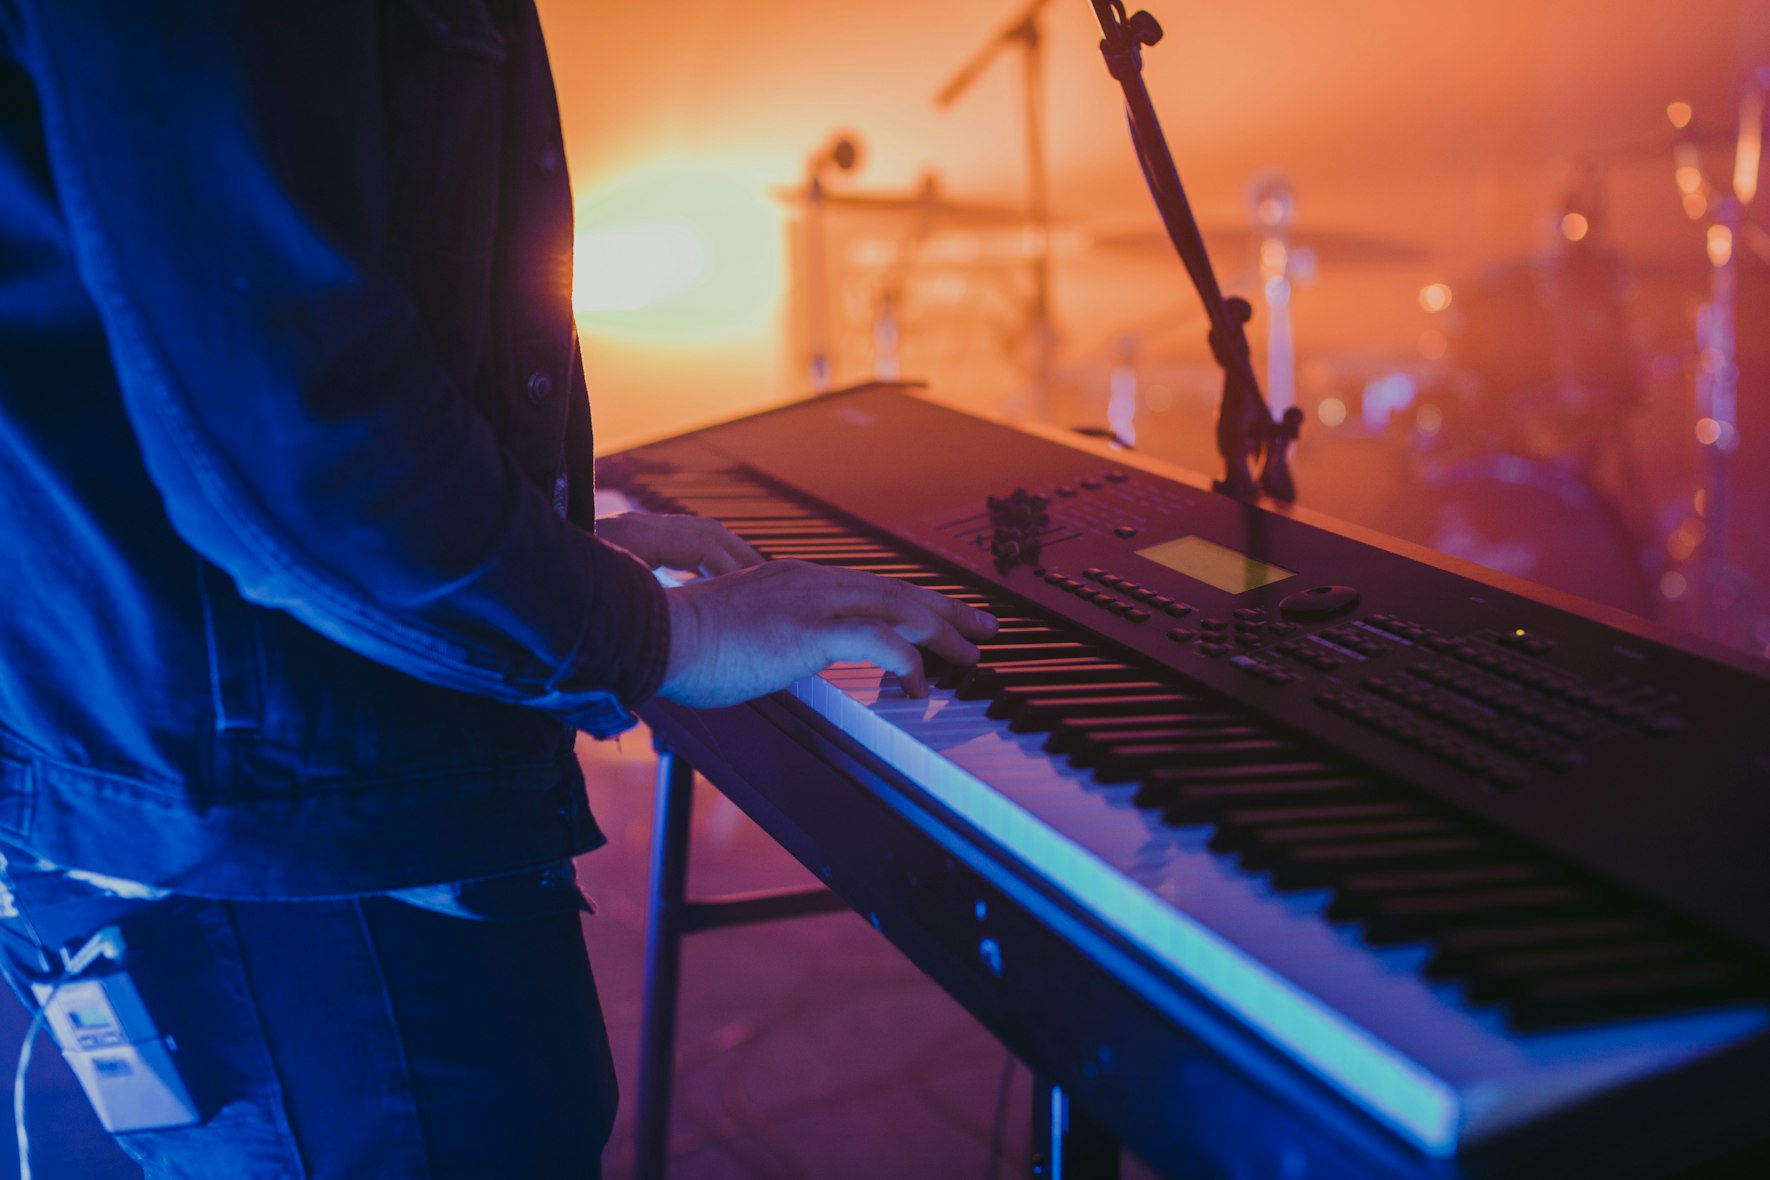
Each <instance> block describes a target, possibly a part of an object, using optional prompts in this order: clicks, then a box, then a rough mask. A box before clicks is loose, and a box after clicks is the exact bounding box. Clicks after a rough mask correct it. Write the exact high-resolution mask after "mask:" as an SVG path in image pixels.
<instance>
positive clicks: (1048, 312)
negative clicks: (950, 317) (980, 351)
mask: <svg viewBox="0 0 1770 1180" xmlns="http://www.w3.org/2000/svg"><path fill="white" fill-rule="evenodd" d="M1049 3H1050V0H1031V3H1029V4H1028V5H1027V6H1026V7H1025V8H1024V9H1022V10H1021V12H1020V14H1019V15H1018V16H1016V17H1015V18H1014V19H1013V20H1011V21H1009V22H1008V24H1007V26H1006V27H1005V28H1003V29H1002V30H1001V31H1000V32H999V33H997V34H996V35H995V36H993V37H991V38H990V40H989V41H988V42H987V43H986V44H985V45H984V46H983V47H982V48H981V49H979V50H978V51H977V52H976V53H975V54H974V55H973V56H972V58H971V60H970V61H968V62H966V63H965V64H964V65H963V66H962V67H960V69H959V71H958V73H956V74H954V75H953V76H952V78H951V79H949V80H948V82H947V84H946V85H945V86H943V87H941V88H940V93H938V94H937V95H935V97H934V105H935V106H936V107H938V108H940V109H941V110H945V109H946V108H948V107H950V106H952V105H953V103H955V102H957V101H958V100H959V97H960V96H961V95H963V94H964V93H965V91H967V90H969V89H970V88H971V84H972V83H973V82H975V81H976V80H977V78H978V77H979V75H981V74H982V73H983V71H984V70H985V69H986V68H988V66H989V64H990V63H991V62H992V61H994V60H995V58H996V55H997V54H998V53H1000V52H1001V51H1002V50H1003V49H1005V48H1007V47H1009V46H1012V45H1016V44H1018V45H1019V46H1020V48H1021V62H1022V83H1023V85H1022V87H1021V109H1022V116H1023V119H1024V122H1025V127H1026V176H1027V180H1026V191H1027V219H1028V220H1029V221H1031V222H1032V226H1033V250H1032V257H1031V258H1030V259H1029V268H1030V270H1031V272H1032V288H1033V291H1032V299H1031V301H1030V303H1029V304H1028V306H1027V309H1026V333H1027V336H1028V338H1029V339H1030V340H1031V343H1032V347H1033V362H1032V389H1031V396H1030V397H1029V398H1028V402H1029V408H1030V409H1031V410H1032V413H1033V416H1034V417H1037V418H1042V419H1044V420H1045V421H1050V420H1051V419H1052V417H1053V415H1054V412H1055V408H1054V407H1053V405H1052V404H1051V403H1052V392H1053V381H1052V363H1053V358H1054V354H1055V350H1056V341H1057V332H1056V326H1055V321H1054V318H1053V311H1052V300H1051V198H1050V188H1049V185H1048V184H1047V182H1046V170H1045V65H1044V41H1043V39H1042V37H1041V35H1040V32H1039V15H1040V13H1041V12H1042V11H1043V10H1044V7H1045V5H1047V4H1049Z"/></svg>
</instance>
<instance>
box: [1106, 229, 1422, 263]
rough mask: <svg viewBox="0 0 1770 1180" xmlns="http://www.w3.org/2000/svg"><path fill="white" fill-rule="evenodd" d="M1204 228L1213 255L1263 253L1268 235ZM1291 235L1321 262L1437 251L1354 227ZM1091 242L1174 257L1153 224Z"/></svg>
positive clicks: (1387, 259)
mask: <svg viewBox="0 0 1770 1180" xmlns="http://www.w3.org/2000/svg"><path fill="white" fill-rule="evenodd" d="M1201 229H1202V232H1203V233H1204V238H1205V247H1206V248H1207V249H1208V250H1210V252H1211V257H1212V258H1213V259H1225V260H1234V259H1249V258H1258V257H1259V254H1260V243H1261V242H1262V241H1264V240H1265V238H1266V237H1267V234H1265V233H1263V232H1256V231H1255V229H1254V228H1253V227H1252V226H1250V225H1207V226H1203V227H1201ZM1286 240H1287V241H1288V242H1289V243H1290V247H1291V249H1292V250H1311V251H1313V252H1314V253H1315V258H1316V261H1317V263H1319V264H1320V265H1322V266H1382V265H1392V264H1395V263H1401V262H1421V261H1424V260H1425V259H1428V258H1430V257H1431V256H1432V252H1431V251H1430V250H1428V249H1427V248H1426V247H1424V246H1421V245H1419V244H1418V243H1415V242H1404V241H1398V240H1396V239H1393V238H1378V237H1372V236H1370V235H1369V234H1360V233H1354V232H1351V231H1349V230H1335V229H1302V230H1292V231H1291V232H1290V233H1289V234H1287V235H1286ZM1090 244H1091V246H1092V248H1094V249H1096V250H1101V251H1105V252H1107V253H1112V254H1138V255H1144V256H1147V257H1150V258H1158V259H1159V258H1171V257H1172V256H1173V254H1174V247H1173V245H1172V244H1171V243H1170V242H1169V241H1168V235H1167V234H1166V233H1164V232H1162V231H1161V230H1153V229H1140V230H1120V231H1115V232H1111V233H1101V234H1094V235H1092V236H1091V239H1090Z"/></svg>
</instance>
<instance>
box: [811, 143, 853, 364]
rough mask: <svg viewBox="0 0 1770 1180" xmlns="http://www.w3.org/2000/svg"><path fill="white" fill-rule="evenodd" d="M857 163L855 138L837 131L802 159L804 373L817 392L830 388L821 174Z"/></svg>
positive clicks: (828, 320) (822, 179) (826, 266)
mask: <svg viewBox="0 0 1770 1180" xmlns="http://www.w3.org/2000/svg"><path fill="white" fill-rule="evenodd" d="M859 164H860V148H859V146H858V144H857V142H856V140H855V139H854V138H853V137H851V136H847V135H838V136H836V137H835V138H834V139H832V140H831V141H830V142H829V144H828V145H826V146H825V147H823V148H821V149H819V150H818V151H817V152H815V153H813V154H812V156H811V157H810V158H809V159H808V160H807V161H806V165H805V184H804V188H803V189H802V190H801V192H800V196H801V200H802V203H803V205H804V208H805V228H804V233H805V238H804V241H805V292H806V295H805V312H806V333H805V335H806V343H807V352H808V354H809V355H808V356H807V359H806V376H807V378H808V379H809V380H810V382H811V388H812V390H813V391H815V392H817V393H822V392H823V391H825V390H827V389H829V388H830V371H831V367H830V305H829V262H828V260H827V259H826V258H825V253H826V241H825V226H824V206H825V205H826V204H827V203H828V197H827V195H826V194H825V192H824V174H825V173H826V172H827V171H828V170H829V169H830V168H831V167H832V166H834V167H835V168H836V170H837V171H840V172H851V171H853V170H854V169H855V168H856V167H858V166H859Z"/></svg>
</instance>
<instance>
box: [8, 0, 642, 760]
mask: <svg viewBox="0 0 1770 1180" xmlns="http://www.w3.org/2000/svg"><path fill="white" fill-rule="evenodd" d="M8 2H9V3H10V4H11V5H13V6H14V12H13V17H14V20H15V22H16V23H15V36H16V37H17V39H18V42H19V43H18V45H17V46H15V48H16V50H17V51H18V52H19V54H20V57H21V58H22V60H23V62H24V64H25V66H26V68H27V69H28V70H30V71H31V74H32V76H33V77H34V79H35V82H36V85H37V88H38V92H39V99H40V102H41V104H42V108H43V115H44V123H45V128H46V136H47V141H48V145H49V151H50V157H51V159H50V163H51V166H52V168H53V172H54V175H55V178H56V182H57V184H58V186H59V188H60V191H61V198H62V204H63V208H64V210H65V211H66V215H67V217H68V220H69V223H70V231H71V238H72V241H73V242H74V248H75V252H76V255H77V258H76V262H77V265H78V267H79V270H80V273H81V275H82V278H83V281H84V282H85V284H86V286H87V288H88V290H89V291H90V293H91V297H92V299H93V300H94V302H95V304H96V305H97V308H98V312H99V315H100V317H101V319H102V321H103V323H104V326H105V331H106V335H107V337H108V340H109V343H110V347H111V350H112V353H113V358H114V362H115V364H116V367H117V371H118V375H119V378H120V380H121V385H122V388H123V391H124V396H125V399H126V403H127V408H128V412H129V415H130V418H131V421H132V423H133V426H134V429H135V432H136V435H137V437H138V438H139V440H140V444H141V447H142V450H143V453H144V457H145V459H146V462H147V465H148V469H149V472H150V474H151V476H152V478H153V480H154V482H155V484H156V486H157V487H158V489H159V491H160V492H161V494H162V496H163V497H164V499H165V503H166V508H167V512H168V514H169V516H170V518H171V520H172V523H173V525H174V527H175V528H176V529H177V530H178V532H179V534H180V535H181V536H182V537H183V538H184V539H185V541H186V542H187V543H188V544H189V545H191V547H192V548H194V549H196V550H197V551H198V552H199V553H201V554H202V555H203V556H205V557H206V558H208V559H209V560H210V561H212V562H214V563H215V564H216V565H218V566H220V567H221V568H222V569H224V570H226V571H227V572H228V573H229V574H231V575H232V576H233V578H234V579H235V580H236V581H237V583H238V584H239V586H240V589H241V592H242V593H243V594H245V595H246V596H247V597H248V598H250V599H252V600H254V601H256V602H258V603H260V604H262V605H266V606H272V607H278V608H281V609H284V610H287V611H288V612H290V613H291V614H293V615H295V616H296V617H297V618H299V619H300V620H302V622H304V623H305V624H306V625H308V626H310V627H312V628H314V629H316V630H318V631H320V632H322V633H323V634H325V635H327V636H328V637H330V638H332V639H334V640H336V641H337V642H340V643H342V644H344V645H346V646H347V647H350V648H352V649H354V650H356V651H358V652H360V653H362V654H364V655H366V656H369V657H370V658H373V659H376V660H378V661H380V662H383V663H386V664H388V665H391V666H393V667H395V668H398V669H400V670H402V671H405V672H408V673H410V674H412V675H415V676H417V677H419V678H421V679H424V680H427V681H430V682H432V683H436V684H440V685H444V686H447V687H451V688H457V689H461V690H465V691H468V692H472V693H476V694H480V695H484V696H488V697H492V698H496V699H499V700H503V701H509V702H517V703H522V704H527V705H531V706H534V707H537V708H540V709H543V710H547V711H550V712H552V713H554V714H556V715H558V716H560V717H561V718H563V719H564V720H567V721H569V722H571V723H572V724H574V725H577V726H578V727H579V728H583V729H587V730H589V731H590V732H592V733H597V734H599V735H601V734H607V733H611V732H614V731H616V730H618V729H620V728H624V727H625V726H626V725H627V724H631V719H630V718H629V717H628V716H627V713H626V708H623V706H625V707H629V708H630V707H632V706H634V705H637V704H638V703H639V702H640V701H641V700H642V699H644V698H645V697H647V696H649V695H650V694H651V693H653V692H654V691H655V690H656V688H657V686H658V683H659V682H660V680H661V678H662V674H663V669H664V663H665V657H666V654H667V652H668V623H667V612H666V610H665V603H664V599H663V592H662V590H661V588H660V587H659V586H658V585H657V584H656V582H655V580H654V579H653V578H652V577H651V575H650V573H649V571H647V570H646V569H645V568H644V567H643V566H642V564H641V563H640V562H638V561H637V560H635V559H634V558H633V557H632V556H631V555H630V554H627V553H626V552H624V551H623V550H620V549H618V548H616V547H614V546H611V545H608V544H606V543H604V542H601V541H598V540H597V539H596V538H595V537H594V536H593V535H592V534H591V532H590V531H589V530H588V528H586V527H579V526H578V525H575V524H573V523H570V522H569V521H568V520H566V519H564V518H563V517H562V516H561V515H560V514H559V513H558V512H556V511H555V510H554V507H553V505H552V504H550V502H549V499H548V497H547V496H546V495H545V494H544V493H543V492H542V491H541V490H539V489H538V488H537V487H535V486H534V484H533V483H532V482H531V481H529V480H527V479H525V478H524V477H523V474H522V472H521V471H520V470H519V468H518V465H517V464H516V463H515V462H514V461H513V459H512V458H511V456H510V455H509V454H508V452H507V451H506V450H505V449H504V448H503V447H502V446H501V445H500V443H499V440H498V438H497V437H496V436H495V433H494V431H493V429H492V427H491V426H490V424H489V423H488V422H487V421H486V420H485V419H484V418H483V417H481V416H480V414H479V413H477V412H476V410H475V408H474V406H473V404H472V402H471V399H470V398H469V397H468V396H466V395H465V393H464V392H463V391H462V390H460V389H458V388H456V387H455V386H454V384H453V383H452V382H451V379H450V377H449V376H448V374H446V373H445V372H444V370H443V367H442V365H441V364H440V363H439V361H438V359H437V355H436V352H435V349H434V348H433V345H432V342H431V341H430V340H429V339H428V338H427V335H426V331H425V327H424V324H423V322H422V319H421V317H420V315H419V314H418V311H417V309H416V308H415V306H414V302H413V299H412V298H411V295H410V292H409V291H408V290H406V289H405V288H404V287H402V285H401V283H400V282H399V280H398V279H397V278H395V276H393V275H392V274H391V273H390V272H389V271H388V270H387V268H386V267H385V266H384V265H383V263H382V262H381V261H380V260H381V259H382V258H383V257H384V253H385V251H384V247H385V237H386V233H387V227H386V225H385V224H384V223H385V221H386V216H385V207H386V201H385V184H386V176H385V174H384V173H385V169H386V159H387V152H386V148H387V145H386V144H385V143H384V142H383V140H384V131H383V128H382V126H381V124H380V122H379V117H380V114H381V111H382V94H381V89H380V88H381V85H382V79H381V78H380V77H379V70H380V63H379V61H378V58H377V52H376V47H377V20H378V9H379V6H378V5H375V4H371V3H344V2H327V3H317V4H316V3H312V2H311V0H302V2H299V3H264V2H254V3H251V4H238V3H232V2H229V0H174V2H169V3H156V4H115V3H109V2H106V0H8ZM487 166H488V167H495V166H496V161H488V162H487ZM586 482H587V481H586Z"/></svg>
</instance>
